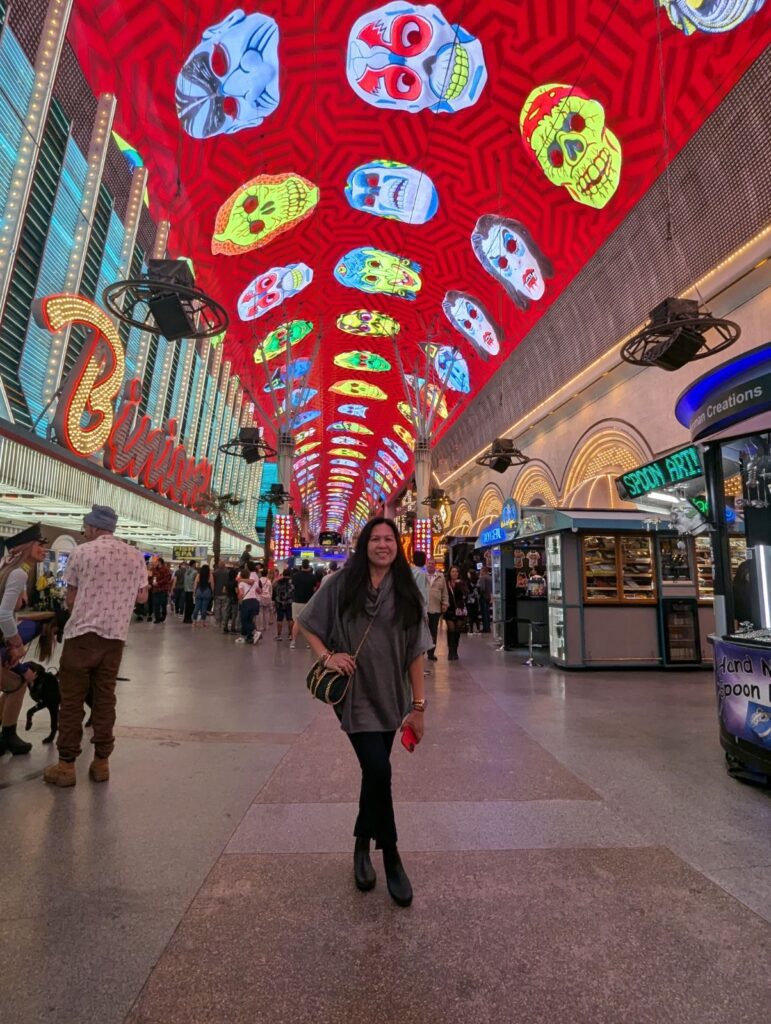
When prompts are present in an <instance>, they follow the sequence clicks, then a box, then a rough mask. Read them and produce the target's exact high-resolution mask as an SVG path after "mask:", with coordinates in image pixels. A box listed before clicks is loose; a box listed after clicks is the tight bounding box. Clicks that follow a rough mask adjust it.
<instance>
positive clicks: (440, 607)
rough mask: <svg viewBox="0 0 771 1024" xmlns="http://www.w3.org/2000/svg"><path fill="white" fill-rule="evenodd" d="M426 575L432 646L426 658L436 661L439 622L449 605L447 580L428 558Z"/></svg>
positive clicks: (431, 559)
mask: <svg viewBox="0 0 771 1024" xmlns="http://www.w3.org/2000/svg"><path fill="white" fill-rule="evenodd" d="M426 576H427V578H428V628H429V630H430V631H431V639H432V640H433V643H434V646H433V647H432V648H431V650H430V651H429V652H428V660H429V661H436V660H437V657H436V641H437V637H438V635H439V623H440V621H441V618H442V616H443V615H444V613H445V612H446V611H447V608H448V606H449V603H450V602H449V597H448V595H447V580H446V579H445V578H444V574H443V573H441V572H437V569H436V562H435V561H434V559H433V558H429V559H428V561H427V562H426Z"/></svg>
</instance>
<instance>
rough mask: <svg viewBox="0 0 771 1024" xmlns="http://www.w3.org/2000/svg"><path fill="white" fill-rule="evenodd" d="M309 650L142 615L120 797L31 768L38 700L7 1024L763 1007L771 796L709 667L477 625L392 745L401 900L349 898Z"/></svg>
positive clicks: (347, 839)
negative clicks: (530, 654)
mask: <svg viewBox="0 0 771 1024" xmlns="http://www.w3.org/2000/svg"><path fill="white" fill-rule="evenodd" d="M443 650H444V648H443V647H442V646H440V654H442V653H443ZM308 665H309V654H308V652H307V651H305V650H304V649H303V648H302V647H301V648H300V649H298V650H296V651H290V650H289V649H288V644H287V643H286V642H283V643H281V644H278V643H274V642H273V641H271V640H269V639H266V640H265V641H264V642H263V643H262V644H261V645H260V646H259V647H258V648H250V647H243V646H236V645H234V644H233V643H232V642H229V641H228V638H226V637H223V636H220V635H219V634H218V633H216V632H214V631H213V630H212V629H209V630H199V631H196V632H195V633H192V632H191V631H190V629H189V627H185V626H183V625H182V624H181V622H179V621H176V620H172V621H169V622H168V623H167V624H166V625H164V626H161V627H155V626H150V625H147V624H137V625H136V626H134V627H133V628H132V632H131V636H130V643H129V646H128V648H127V650H126V656H125V659H124V664H123V669H122V675H125V676H127V677H129V678H128V681H126V682H123V683H121V684H120V690H119V723H120V726H119V730H118V736H119V739H118V746H117V748H116V752H115V755H114V758H113V761H112V769H113V777H112V779H111V780H110V782H109V783H108V784H107V785H101V786H95V785H92V784H90V783H89V781H88V779H87V777H86V764H87V758H88V756H89V754H87V753H84V755H83V757H82V758H81V761H80V762H79V765H78V769H79V781H78V785H77V786H76V787H75V789H72V790H55V789H51V788H50V787H47V786H44V785H42V783H41V779H40V776H41V774H42V770H43V768H44V767H45V765H46V764H47V763H48V762H49V761H50V760H51V759H53V758H54V756H55V753H54V752H53V751H51V750H50V749H49V748H44V747H42V746H40V740H41V739H42V737H43V736H44V735H45V732H46V731H47V730H46V723H44V722H42V721H41V718H42V716H38V718H37V719H36V722H37V724H36V727H35V730H34V731H33V732H32V733H31V734H30V736H31V738H32V739H33V741H34V742H35V748H34V750H33V752H32V754H31V755H30V756H29V757H26V758H15V759H13V760H10V759H9V758H8V757H4V758H2V759H1V760H0V808H1V809H2V827H1V828H0V862H1V863H2V865H3V884H2V887H0V920H1V921H2V923H3V928H2V929H0V993H1V994H0V1020H2V1021H3V1022H6V1021H7V1022H8V1024H38V1022H43V1021H50V1020H55V1021H56V1022H57V1024H81V1022H82V1024H86V1022H91V1021H99V1022H100V1024H120V1022H127V1024H176V1022H177V1021H179V1022H184V1024H226V1022H227V1024H241V1022H244V1024H247V1022H248V1024H263V1022H264V1024H284V1022H290V1021H291V1022H293V1024H305V1022H308V1024H310V1022H313V1024H349V1022H350V1024H354V1022H355V1024H359V1022H366V1024H368V1022H369V1021H382V1022H384V1024H391V1022H393V1024H413V1022H415V1024H418V1022H420V1024H467V1022H468V1024H471V1022H475V1024H476V1022H479V1024H488V1022H489V1024H498V1022H501V1024H504V1022H505V1024H541V1022H543V1024H605V1022H607V1024H621V1022H623V1024H643V1022H648V1021H650V1022H656V1024H660V1022H670V1021H671V1022H677V1024H692V1022H693V1024H712V1022H715V1024H724V1022H725V1024H761V1022H763V1024H765V1022H766V1021H767V1020H768V1006H769V1003H768V992H769V980H768V979H769V963H771V924H770V923H769V922H771V796H769V795H768V794H767V793H764V792H761V791H758V790H754V789H750V788H746V787H744V786H742V785H740V784H739V783H737V782H734V781H732V780H731V779H729V778H728V777H727V775H726V774H725V772H724V769H723V764H722V755H721V751H720V749H719V745H718V743H717V739H716V724H715V713H714V693H713V686H712V679H711V675H710V674H709V673H706V672H704V673H702V672H699V673H690V674H677V675H675V674H662V673H658V674H657V673H638V672H635V673H587V674H565V673H561V672H557V671H555V670H551V669H546V668H535V669H528V668H526V667H525V666H523V665H522V655H519V654H516V653H508V654H502V653H498V652H496V651H495V650H494V649H493V647H492V645H491V644H490V643H489V642H488V638H486V637H479V636H477V637H467V638H464V640H463V645H462V648H461V661H459V662H458V663H454V664H448V663H447V661H446V660H444V659H442V660H440V661H439V662H438V663H437V664H436V666H435V667H434V668H433V669H432V673H431V677H430V679H429V680H428V696H429V700H430V707H429V711H428V733H427V736H426V739H425V741H424V743H423V745H422V746H421V747H420V748H419V749H418V750H417V751H416V753H415V754H413V755H408V754H407V753H406V752H405V751H404V750H403V749H402V748H401V747H400V746H398V745H397V746H396V747H395V755H394V793H395V800H396V805H397V807H396V809H397V823H398V825H399V828H400V847H401V850H402V854H403V857H404V860H405V864H406V866H407V868H408V870H409V872H410V875H411V878H412V881H413V885H414V888H415V894H416V895H415V901H414V903H413V906H412V907H411V908H410V909H408V910H401V909H399V908H398V907H396V906H394V905H393V904H392V903H391V902H390V900H389V898H388V895H387V892H386V889H385V885H384V881H383V879H382V877H381V878H379V881H378V885H377V887H376V889H375V890H374V891H373V892H371V893H367V894H362V893H359V892H358V891H357V890H356V889H355V888H354V886H353V882H352V877H351V849H352V838H351V829H352V824H353V819H354V816H355V809H354V805H355V801H356V794H357V772H356V768H355V761H354V758H353V754H352V751H351V750H350V748H349V746H348V743H347V741H346V739H345V737H344V736H343V735H342V734H341V733H340V731H339V729H338V728H337V724H336V722H335V720H334V718H333V717H332V716H331V714H330V713H329V712H327V710H326V709H324V708H322V707H321V706H320V705H317V704H316V703H315V702H313V701H312V700H311V699H310V698H309V697H308V695H307V693H306V691H305V689H304V676H305V672H306V671H307V667H308ZM375 866H376V868H379V867H380V861H379V857H376V858H375ZM380 874H381V876H382V871H381V872H380Z"/></svg>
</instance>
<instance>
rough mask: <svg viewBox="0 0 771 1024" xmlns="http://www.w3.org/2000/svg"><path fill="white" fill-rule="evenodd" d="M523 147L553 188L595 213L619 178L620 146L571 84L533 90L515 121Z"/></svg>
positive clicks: (598, 109)
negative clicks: (564, 190) (565, 192)
mask: <svg viewBox="0 0 771 1024" xmlns="http://www.w3.org/2000/svg"><path fill="white" fill-rule="evenodd" d="M519 129H520V132H521V133H522V140H523V142H524V143H525V147H526V148H527V150H528V152H529V153H530V155H531V156H532V158H533V159H534V160H535V161H537V163H539V164H540V165H541V167H542V168H543V172H544V174H545V175H546V177H547V178H548V179H549V181H550V182H551V183H552V184H553V185H559V186H562V187H564V188H566V189H567V191H568V193H569V195H570V197H571V198H572V199H575V201H576V202H577V203H583V204H584V205H585V206H594V207H595V208H596V209H598V210H601V209H602V208H603V207H604V206H605V205H606V204H607V203H608V202H609V201H610V200H611V199H612V198H613V195H614V194H615V191H616V189H617V188H618V183H619V180H620V178H621V145H620V144H619V141H618V139H617V138H616V136H615V135H614V134H613V132H612V131H610V129H609V128H608V127H607V126H606V124H605V111H604V110H603V108H602V106H601V104H600V103H598V102H597V100H593V99H590V98H589V97H588V96H587V95H586V94H585V93H583V92H581V90H580V89H576V88H575V87H574V86H571V85H562V84H559V83H551V84H549V85H541V86H539V87H538V88H537V89H533V91H532V92H531V93H530V95H529V96H528V98H527V99H526V100H525V105H524V106H523V107H522V114H521V115H520V119H519Z"/></svg>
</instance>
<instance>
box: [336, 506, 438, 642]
mask: <svg viewBox="0 0 771 1024" xmlns="http://www.w3.org/2000/svg"><path fill="white" fill-rule="evenodd" d="M384 525H385V526H387V527H388V528H389V529H390V530H391V531H392V532H393V535H394V540H395V541H396V559H395V560H394V562H393V563H392V564H391V579H392V580H393V587H394V607H395V609H396V622H398V623H399V624H400V625H402V626H404V627H405V628H409V627H410V626H415V625H417V623H418V622H420V620H421V619H422V618H423V601H422V599H421V596H420V591H419V590H418V586H417V584H416V583H415V577H414V576H413V575H412V570H411V569H410V567H409V564H408V562H407V559H406V558H405V556H404V549H403V548H402V545H401V541H400V540H399V531H398V530H397V529H396V523H394V521H393V519H386V518H384V517H383V516H376V517H375V518H374V519H370V520H369V522H368V523H367V524H366V526H365V527H364V529H363V530H362V531H361V533H360V534H359V539H358V540H357V541H356V550H355V551H354V553H353V554H352V555H351V557H350V558H349V559H348V562H347V563H346V566H345V573H344V574H343V587H342V592H341V595H340V613H341V615H344V614H345V613H346V612H350V613H351V614H352V615H353V616H354V617H355V616H356V615H358V614H360V612H362V611H363V609H364V606H365V602H366V600H367V586H368V584H369V558H368V557H367V546H368V544H369V538H370V536H371V535H372V531H373V530H374V529H375V527H376V526H384Z"/></svg>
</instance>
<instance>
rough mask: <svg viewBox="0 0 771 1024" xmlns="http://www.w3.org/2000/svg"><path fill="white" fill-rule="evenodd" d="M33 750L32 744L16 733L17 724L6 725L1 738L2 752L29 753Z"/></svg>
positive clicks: (0, 749) (0, 746) (0, 751)
mask: <svg viewBox="0 0 771 1024" xmlns="http://www.w3.org/2000/svg"><path fill="white" fill-rule="evenodd" d="M30 750H32V744H31V743H27V742H26V741H25V740H20V739H19V737H18V736H17V735H16V726H15V725H4V726H3V729H2V734H1V738H0V753H2V754H4V753H5V752H6V751H7V752H8V753H9V754H28V753H29V752H30Z"/></svg>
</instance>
